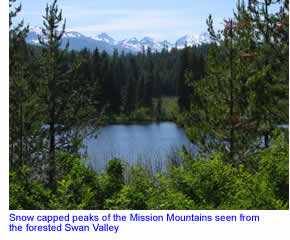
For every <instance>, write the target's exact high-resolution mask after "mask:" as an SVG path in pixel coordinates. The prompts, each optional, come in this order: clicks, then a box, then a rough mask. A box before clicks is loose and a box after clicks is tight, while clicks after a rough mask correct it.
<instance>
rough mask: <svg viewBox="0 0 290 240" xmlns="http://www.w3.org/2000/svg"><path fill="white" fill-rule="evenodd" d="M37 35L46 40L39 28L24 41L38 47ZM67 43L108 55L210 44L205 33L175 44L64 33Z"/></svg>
mask: <svg viewBox="0 0 290 240" xmlns="http://www.w3.org/2000/svg"><path fill="white" fill-rule="evenodd" d="M38 35H40V37H41V38H43V39H44V40H46V39H45V37H44V36H43V34H42V30H41V28H40V27H30V29H29V33H28V34H27V37H26V41H27V42H28V43H30V44H35V45H39V41H38ZM68 41H69V49H70V50H72V49H73V50H77V51H79V50H81V49H83V48H87V49H89V50H91V51H93V50H95V48H98V49H99V51H106V52H107V53H108V54H113V51H114V49H118V51H119V52H121V51H124V52H125V53H129V52H131V53H137V52H142V51H143V49H144V50H145V51H146V50H147V49H148V48H150V49H151V50H152V52H156V51H157V52H160V51H162V49H164V48H167V49H168V50H171V49H172V48H173V47H175V46H176V47H177V48H178V49H183V48H184V47H185V45H187V46H195V45H201V44H204V43H210V42H211V40H210V38H209V35H208V34H207V33H203V34H200V35H199V34H195V35H186V36H183V37H181V38H179V39H178V40H177V41H176V43H175V44H172V43H170V42H168V41H167V40H164V41H161V42H159V41H156V40H154V39H153V38H151V37H144V38H143V39H141V40H138V39H137V38H135V37H132V38H129V39H124V40H121V41H116V40H114V39H113V38H112V37H110V36H109V35H108V34H106V33H101V34H99V35H96V36H91V37H88V36H85V35H83V34H81V33H78V32H65V33H64V35H63V38H62V45H61V47H63V48H64V47H65V45H66V43H67V42H68Z"/></svg>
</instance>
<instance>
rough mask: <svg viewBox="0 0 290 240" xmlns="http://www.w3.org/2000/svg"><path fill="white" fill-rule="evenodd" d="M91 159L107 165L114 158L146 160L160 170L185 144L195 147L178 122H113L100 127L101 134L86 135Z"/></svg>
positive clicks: (141, 162)
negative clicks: (88, 136) (90, 136)
mask: <svg viewBox="0 0 290 240" xmlns="http://www.w3.org/2000/svg"><path fill="white" fill-rule="evenodd" d="M84 144H85V145H86V146H87V152H88V159H89V162H90V163H91V164H92V165H93V166H94V167H95V168H96V169H104V167H105V165H106V163H107V162H108V161H109V160H111V159H113V158H120V159H121V160H122V161H125V162H128V163H130V164H143V165H147V166H150V167H152V168H154V169H157V170H162V169H164V168H166V166H167V164H168V161H169V160H173V161H174V160H175V158H176V156H177V153H178V152H179V151H181V149H182V145H185V146H186V147H188V148H190V149H192V150H193V149H194V147H193V145H192V144H191V143H190V141H189V140H188V138H187V136H186V134H185V133H184V132H183V131H182V130H181V129H180V128H179V127H177V125H176V124H175V123H172V122H160V123H150V124H114V125H108V126H105V127H103V128H101V129H100V130H99V135H98V137H97V138H96V139H95V138H87V139H85V141H84Z"/></svg>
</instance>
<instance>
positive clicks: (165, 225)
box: [0, 0, 290, 240]
mask: <svg viewBox="0 0 290 240" xmlns="http://www.w3.org/2000/svg"><path fill="white" fill-rule="evenodd" d="M26 1H30V0H26ZM60 1H61V0H60ZM24 2H25V1H24ZM35 3H36V4H37V1H35ZM0 12H1V14H0V17H1V21H0V24H1V37H0V39H1V44H0V48H1V49H0V54H1V56H0V59H1V64H0V67H1V71H0V73H1V75H0V91H1V92H0V97H1V101H0V107H1V108H0V110H1V116H0V121H1V122H0V141H1V142H0V146H1V169H0V171H1V175H0V176H1V198H0V199H1V204H0V206H1V222H0V234H1V235H0V238H1V239H18V240H19V239H21V240H22V239H29V240H31V239H38V240H39V239H41V240H42V239H43V240H44V239H80V238H83V239H126V240H127V239H138V240H139V239H140V240H141V239H146V240H147V239H150V240H151V239H152V240H153V239H177V240H179V239H180V240H181V239H231V240H232V239H263V240H264V239H289V236H290V212H289V211H174V213H175V214H178V215H181V214H184V215H188V214H192V213H193V214H198V215H199V214H200V213H202V214H203V215H212V216H215V215H236V216H239V215H240V213H243V214H245V215H259V216H260V222H258V223H257V222H256V223H253V222H251V223H249V222H228V223H226V222H219V223H217V222H186V223H184V222H178V223H171V222H143V223H141V222H133V223H131V222H125V223H119V225H120V227H119V231H118V233H117V234H114V233H108V232H105V233H98V232H93V231H92V232H90V233H86V232H72V233H68V232H61V233H56V232H50V233H48V232H33V233H26V232H21V233H15V232H13V233H11V232H9V228H8V225H9V213H12V212H13V213H17V214H22V215H45V214H47V215H48V214H50V215H53V214H56V215H61V214H66V213H68V211H9V210H8V209H9V196H8V194H9V187H8V180H9V174H8V172H9V164H8V162H9V156H8V155H9V154H8V152H9V146H8V135H9V108H8V100H9V95H8V93H9V61H8V60H9V48H8V31H9V23H8V13H9V6H8V0H1V1H0ZM114 212H118V213H119V214H120V215H122V214H123V215H129V213H132V211H110V213H114ZM137 212H138V213H139V212H140V213H141V214H150V213H153V214H155V215H159V214H165V213H167V212H169V211H136V213H137ZM170 212H171V211H170ZM89 213H92V214H95V215H103V214H108V213H109V211H70V214H71V215H72V214H74V215H76V214H79V215H87V214H89ZM287 237H288V238H287Z"/></svg>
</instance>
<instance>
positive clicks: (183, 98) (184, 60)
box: [176, 46, 190, 112]
mask: <svg viewBox="0 0 290 240" xmlns="http://www.w3.org/2000/svg"><path fill="white" fill-rule="evenodd" d="M179 61H180V62H179V65H178V72H177V83H176V91H177V98H178V106H179V109H180V111H181V112H183V111H189V109H190V98H189V95H190V90H189V86H188V85H187V84H186V83H185V73H186V71H188V70H189V48H188V47H187V46H185V48H184V49H183V50H182V51H181V55H180V59H179Z"/></svg>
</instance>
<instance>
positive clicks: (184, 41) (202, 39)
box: [176, 33, 211, 49]
mask: <svg viewBox="0 0 290 240" xmlns="http://www.w3.org/2000/svg"><path fill="white" fill-rule="evenodd" d="M210 42H211V39H210V37H209V35H208V33H202V34H194V35H185V36H183V37H181V38H179V39H178V40H177V41H176V46H177V49H182V48H184V46H185V45H187V46H189V47H192V46H198V45H201V44H204V43H210Z"/></svg>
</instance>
